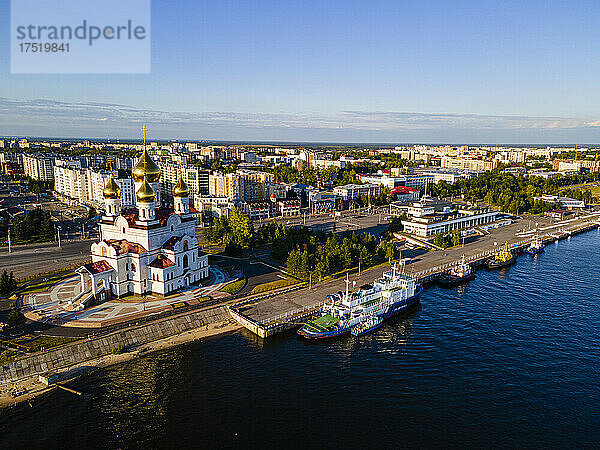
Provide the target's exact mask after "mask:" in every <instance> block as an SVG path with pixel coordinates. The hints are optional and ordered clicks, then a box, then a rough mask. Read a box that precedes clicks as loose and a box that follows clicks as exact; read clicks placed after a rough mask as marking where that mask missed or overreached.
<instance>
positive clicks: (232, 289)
mask: <svg viewBox="0 0 600 450" xmlns="http://www.w3.org/2000/svg"><path fill="white" fill-rule="evenodd" d="M245 284H246V280H244V279H243V278H242V279H241V280H237V281H234V282H233V283H229V284H227V285H225V286H224V287H223V288H221V289H220V290H221V292H227V293H228V294H231V295H234V294H237V293H238V292H239V291H240V290H241V289H242V288H243V287H244V285H245Z"/></svg>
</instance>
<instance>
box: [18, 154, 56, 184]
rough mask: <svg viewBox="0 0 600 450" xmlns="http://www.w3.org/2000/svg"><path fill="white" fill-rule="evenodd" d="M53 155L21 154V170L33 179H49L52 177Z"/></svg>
mask: <svg viewBox="0 0 600 450" xmlns="http://www.w3.org/2000/svg"><path fill="white" fill-rule="evenodd" d="M53 167H54V157H52V156H45V155H28V154H24V155H23V172H24V173H25V175H26V176H28V177H31V178H33V179H34V180H41V181H50V180H52V179H53V178H54V170H53Z"/></svg>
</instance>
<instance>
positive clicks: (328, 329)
mask: <svg viewBox="0 0 600 450" xmlns="http://www.w3.org/2000/svg"><path fill="white" fill-rule="evenodd" d="M349 284H350V281H349V280H348V277H347V276H346V292H345V293H343V292H338V293H337V294H330V295H328V296H327V300H326V301H325V304H324V305H323V307H322V309H321V312H320V315H319V317H317V318H316V319H313V320H311V321H310V322H308V323H306V324H305V325H304V326H303V327H302V328H301V329H300V330H298V334H299V335H301V336H304V337H305V338H309V339H323V338H330V337H335V336H340V335H342V334H346V333H349V332H350V331H351V330H352V329H353V328H354V327H355V326H357V325H359V324H361V323H362V322H365V321H366V320H368V319H370V318H372V317H373V316H375V317H378V318H381V319H385V318H387V317H391V316H393V315H395V314H398V313H400V312H402V311H405V310H406V309H408V308H410V307H411V306H412V305H414V304H415V303H417V302H418V300H419V296H420V295H421V292H422V291H423V288H422V287H421V286H420V285H419V284H418V283H417V281H416V280H415V279H414V278H411V277H409V276H407V275H405V274H403V273H400V272H398V271H397V270H396V267H395V266H394V268H393V269H392V270H390V271H388V272H385V273H384V274H383V276H382V277H381V278H379V279H377V280H375V281H374V282H373V283H370V284H365V285H363V286H361V287H360V288H359V289H358V291H356V292H349V289H348V287H349Z"/></svg>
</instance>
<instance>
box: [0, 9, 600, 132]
mask: <svg viewBox="0 0 600 450" xmlns="http://www.w3.org/2000/svg"><path fill="white" fill-rule="evenodd" d="M599 19H600V4H598V2H594V1H569V2H558V1H556V2H547V1H535V0H534V1H528V2H522V1H520V2H517V1H510V0H509V1H505V2H492V1H471V0H464V1H446V2H441V1H422V2H408V1H406V2H403V1H371V2H366V1H361V2H359V1H352V0H348V1H344V2H334V1H324V0H322V1H302V2H300V1H298V2H296V1H286V2H281V1H279V2H276V1H255V2H247V3H244V2H239V1H233V0H231V1H218V2H217V1H212V0H209V1H206V2H193V1H179V2H166V1H158V0H154V1H153V2H152V73H151V74H150V75H11V74H10V73H9V70H10V60H9V51H8V42H9V27H10V23H9V1H7V0H0V42H1V43H2V45H1V46H0V135H29V136H47V137H83V138H85V137H96V138H106V137H110V138H121V139H127V138H137V137H139V128H140V127H141V124H142V123H145V124H146V126H147V127H148V128H149V129H150V137H151V138H154V139H193V140H235V141H245V140H248V141H250V140H252V141H302V142H380V143H387V142H389V143H397V142H427V143H474V144H476V143H506V144H511V143H523V144H527V143H537V144H544V143H555V144H568V143H589V144H593V143H600V110H599V108H598V105H600V89H598V86H597V74H598V73H600V62H598V58H596V57H595V56H596V54H597V49H596V43H597V42H599V41H600V39H598V38H599V37H600V28H599V27H598V26H597V23H599V22H600V21H599Z"/></svg>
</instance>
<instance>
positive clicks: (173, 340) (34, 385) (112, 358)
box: [0, 320, 241, 408]
mask: <svg viewBox="0 0 600 450" xmlns="http://www.w3.org/2000/svg"><path fill="white" fill-rule="evenodd" d="M240 328H241V326H240V325H238V324H237V323H235V321H233V320H228V321H225V322H216V323H212V324H210V325H206V326H203V327H200V328H196V329H194V330H189V331H186V332H184V333H181V334H177V335H174V336H169V337H167V338H164V339H161V340H158V341H154V342H150V343H148V344H144V345H140V346H139V347H136V348H134V349H132V350H130V351H128V352H125V353H122V354H120V355H112V354H110V355H104V356H101V357H99V358H94V359H90V360H87V361H83V362H81V363H79V364H75V365H73V366H70V367H65V368H64V369H61V370H60V371H58V372H57V373H59V374H60V375H61V378H62V379H65V380H70V379H73V378H76V377H78V376H80V375H84V374H86V373H90V372H93V371H96V370H98V369H101V368H104V367H108V366H111V365H113V364H118V363H122V362H125V361H129V360H131V359H133V358H137V357H139V356H141V355H145V354H147V353H151V352H155V351H158V350H164V349H167V348H170V347H175V346H177V345H181V344H185V343H187V342H192V341H196V340H199V339H205V338H209V337H213V336H218V335H221V334H226V333H232V332H234V331H237V330H239V329H240ZM52 389H57V388H56V386H46V385H45V384H43V383H41V382H40V381H39V379H38V376H37V375H36V376H35V377H28V378H25V379H23V380H20V381H18V382H15V383H9V384H5V385H2V386H0V408H6V407H9V406H12V405H16V404H17V403H21V402H25V401H29V402H30V401H31V400H32V399H33V398H35V397H37V396H39V395H41V394H44V393H46V392H49V391H51V390H52ZM14 390H17V391H26V393H25V394H23V395H20V396H18V397H16V398H13V397H12V396H11V395H10V393H11V391H14ZM74 395H75V394H74ZM30 404H31V403H30Z"/></svg>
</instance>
